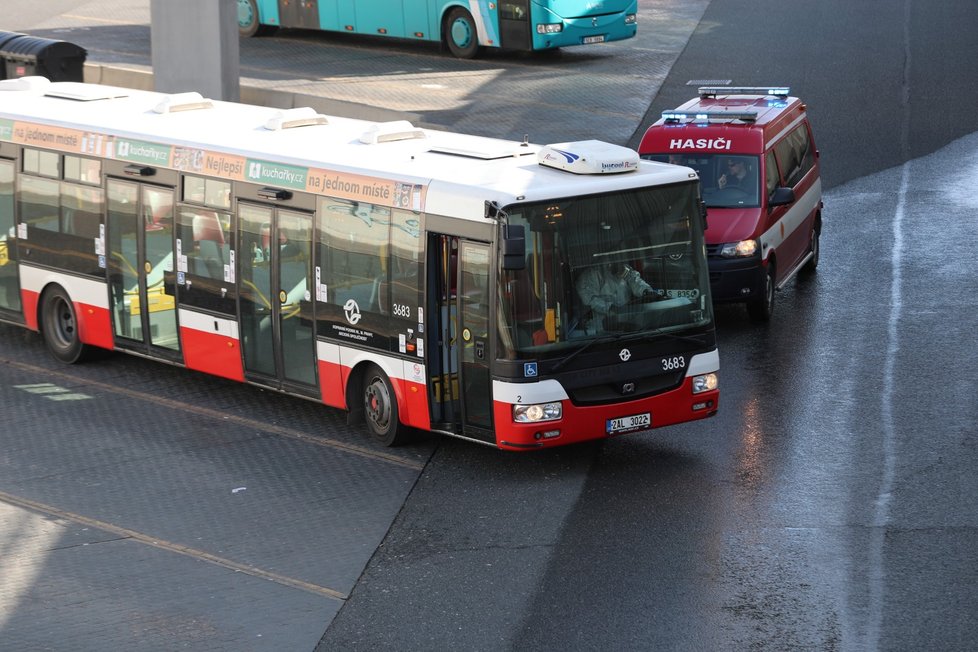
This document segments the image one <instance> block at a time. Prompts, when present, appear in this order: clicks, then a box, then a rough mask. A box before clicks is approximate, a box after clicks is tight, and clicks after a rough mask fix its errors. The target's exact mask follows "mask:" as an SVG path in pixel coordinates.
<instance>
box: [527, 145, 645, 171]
mask: <svg viewBox="0 0 978 652" xmlns="http://www.w3.org/2000/svg"><path fill="white" fill-rule="evenodd" d="M638 161H639V158H638V152H636V151H635V150H632V149H628V148H627V147H622V146H620V145H612V144H611V143H605V142H602V141H600V140H581V141H577V142H573V143H556V144H554V145H547V146H546V147H543V148H542V149H541V150H540V151H539V152H537V162H538V163H539V164H540V165H544V166H546V167H550V168H556V169H558V170H564V171H566V172H572V173H574V174H618V173H620V172H631V171H632V170H637V169H638Z"/></svg>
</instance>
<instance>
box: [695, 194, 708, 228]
mask: <svg viewBox="0 0 978 652" xmlns="http://www.w3.org/2000/svg"><path fill="white" fill-rule="evenodd" d="M696 202H697V203H698V204H699V207H700V222H702V224H703V230H704V231H706V202H705V201H703V200H702V199H698V200H696Z"/></svg>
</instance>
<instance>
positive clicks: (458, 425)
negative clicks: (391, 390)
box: [428, 235, 495, 443]
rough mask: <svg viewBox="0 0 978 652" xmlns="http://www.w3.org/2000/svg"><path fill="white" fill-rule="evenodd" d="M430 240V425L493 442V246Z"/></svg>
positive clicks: (445, 238) (441, 238)
mask: <svg viewBox="0 0 978 652" xmlns="http://www.w3.org/2000/svg"><path fill="white" fill-rule="evenodd" d="M428 245H429V246H428V269H429V270H432V272H433V273H431V274H430V275H429V286H428V297H429V304H428V311H429V314H430V315H431V317H432V318H433V321H434V324H433V325H434V333H433V335H435V337H437V342H435V343H433V344H437V346H435V347H432V348H433V350H432V351H431V354H430V355H429V356H428V365H429V373H428V377H429V378H430V380H431V382H430V390H429V391H430V392H431V394H430V396H429V398H430V405H431V411H432V414H431V423H432V427H433V428H435V429H440V430H448V431H451V432H455V433H457V434H460V435H464V436H465V437H470V438H472V439H479V440H482V441H488V442H492V443H495V435H494V433H493V430H492V395H491V383H490V378H489V342H490V337H489V296H490V295H489V273H490V267H491V266H490V265H489V245H487V244H485V243H481V242H472V241H468V240H462V239H459V238H455V237H452V236H438V235H433V236H431V239H430V240H429V243H428ZM429 346H430V345H429Z"/></svg>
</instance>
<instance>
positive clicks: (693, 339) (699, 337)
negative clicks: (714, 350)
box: [642, 328, 706, 345]
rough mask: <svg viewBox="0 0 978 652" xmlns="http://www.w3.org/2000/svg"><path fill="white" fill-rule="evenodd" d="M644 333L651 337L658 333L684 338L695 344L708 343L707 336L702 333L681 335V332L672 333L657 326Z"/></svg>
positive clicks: (678, 338)
mask: <svg viewBox="0 0 978 652" xmlns="http://www.w3.org/2000/svg"><path fill="white" fill-rule="evenodd" d="M642 334H643V335H648V336H650V337H655V336H656V335H663V336H665V337H671V338H674V339H677V340H683V341H684V342H693V343H694V344H701V345H705V344H706V337H705V336H704V335H703V334H702V333H700V334H697V335H680V334H679V333H670V332H669V331H667V330H665V329H662V328H657V329H655V330H653V331H646V332H644V333H642Z"/></svg>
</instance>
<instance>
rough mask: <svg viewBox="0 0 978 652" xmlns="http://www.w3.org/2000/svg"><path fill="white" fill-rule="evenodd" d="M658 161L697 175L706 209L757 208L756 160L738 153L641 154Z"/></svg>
mask: <svg viewBox="0 0 978 652" xmlns="http://www.w3.org/2000/svg"><path fill="white" fill-rule="evenodd" d="M642 158H644V159H648V160H650V161H659V162H660V163H672V164H674V165H685V166H686V167H691V168H693V169H694V170H696V172H697V174H699V176H700V185H701V187H702V192H703V201H704V202H706V206H707V208H757V207H758V206H760V205H761V203H760V187H761V182H760V177H761V175H760V174H759V170H760V160H759V159H758V157H757V156H745V155H742V154H705V153H700V152H695V153H687V154H676V153H673V154H643V155H642Z"/></svg>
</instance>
